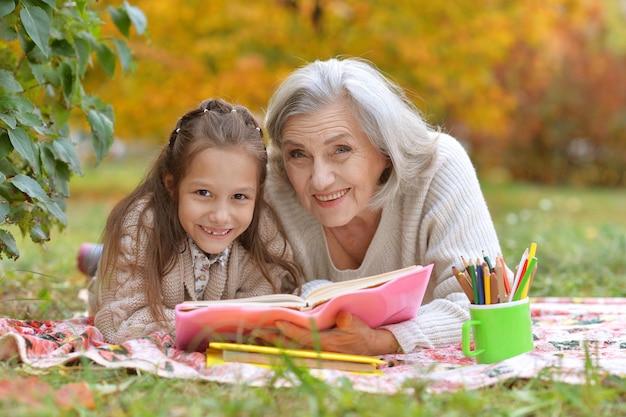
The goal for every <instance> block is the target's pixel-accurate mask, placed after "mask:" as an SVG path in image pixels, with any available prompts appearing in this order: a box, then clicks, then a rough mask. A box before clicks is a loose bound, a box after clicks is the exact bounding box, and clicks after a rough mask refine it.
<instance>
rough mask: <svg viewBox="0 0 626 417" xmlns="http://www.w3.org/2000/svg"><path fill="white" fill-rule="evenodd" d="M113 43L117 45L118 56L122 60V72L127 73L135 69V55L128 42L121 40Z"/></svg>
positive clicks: (114, 40) (115, 40)
mask: <svg viewBox="0 0 626 417" xmlns="http://www.w3.org/2000/svg"><path fill="white" fill-rule="evenodd" d="M113 43H114V44H115V49H117V56H118V58H119V59H120V64H121V65H122V71H124V72H127V71H129V70H131V69H133V55H132V53H131V51H130V48H128V45H126V42H124V41H123V40H121V39H113Z"/></svg>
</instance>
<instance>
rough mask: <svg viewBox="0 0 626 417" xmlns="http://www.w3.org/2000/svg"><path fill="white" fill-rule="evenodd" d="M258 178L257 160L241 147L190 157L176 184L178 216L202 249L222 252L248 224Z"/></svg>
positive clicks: (221, 149) (220, 149)
mask: <svg viewBox="0 0 626 417" xmlns="http://www.w3.org/2000/svg"><path fill="white" fill-rule="evenodd" d="M258 182H259V168H258V161H257V160H256V158H255V157H254V156H253V155H251V154H250V153H248V152H246V151H245V150H243V149H241V148H238V147H227V148H211V149H207V150H205V151H203V152H201V153H199V154H198V155H196V156H195V157H194V158H193V160H192V162H191V165H190V167H189V168H188V171H187V175H186V176H185V177H184V178H183V180H182V181H181V183H180V186H179V188H178V198H179V201H178V218H179V220H180V223H181V225H182V226H183V229H185V232H187V235H189V237H191V239H193V241H194V242H196V244H197V245H198V247H199V248H200V249H201V250H202V251H203V252H205V253H209V254H217V253H220V252H222V251H223V250H224V249H226V248H227V247H228V245H230V244H231V242H233V241H234V240H235V239H237V237H238V236H239V235H241V234H242V233H243V232H244V231H245V230H246V229H247V228H248V226H250V223H251V222H252V216H253V213H254V204H255V201H256V195H257V192H258V188H259V185H258Z"/></svg>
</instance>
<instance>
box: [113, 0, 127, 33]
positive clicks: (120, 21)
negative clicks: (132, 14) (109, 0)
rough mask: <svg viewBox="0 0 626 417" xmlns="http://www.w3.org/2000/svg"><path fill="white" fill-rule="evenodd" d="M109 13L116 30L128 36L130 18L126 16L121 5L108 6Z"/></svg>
mask: <svg viewBox="0 0 626 417" xmlns="http://www.w3.org/2000/svg"><path fill="white" fill-rule="evenodd" d="M109 15H110V16H111V19H112V20H113V23H115V26H116V27H117V30H119V31H120V33H121V34H122V35H124V36H125V37H127V38H128V35H129V34H130V18H129V17H128V13H127V12H126V10H124V9H123V8H121V7H118V8H117V9H116V8H114V7H112V6H109Z"/></svg>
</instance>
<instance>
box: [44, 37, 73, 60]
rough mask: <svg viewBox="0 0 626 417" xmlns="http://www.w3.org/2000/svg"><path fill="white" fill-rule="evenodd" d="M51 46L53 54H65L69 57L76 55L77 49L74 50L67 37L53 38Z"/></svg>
mask: <svg viewBox="0 0 626 417" xmlns="http://www.w3.org/2000/svg"><path fill="white" fill-rule="evenodd" d="M50 48H51V49H52V54H53V55H56V56H64V57H68V58H73V57H74V56H76V51H74V48H73V47H72V44H71V43H69V42H68V41H67V40H66V39H55V40H53V41H52V43H51V44H50Z"/></svg>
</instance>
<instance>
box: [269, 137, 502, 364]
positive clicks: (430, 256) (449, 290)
mask: <svg viewBox="0 0 626 417" xmlns="http://www.w3.org/2000/svg"><path fill="white" fill-rule="evenodd" d="M437 143H438V150H437V158H436V160H435V161H434V166H433V169H432V170H430V171H429V174H428V175H427V176H424V177H422V178H419V179H416V180H415V183H414V184H413V186H409V187H405V189H403V190H402V191H401V192H400V193H399V194H398V195H397V196H396V197H395V199H394V201H390V202H389V205H387V206H385V208H384V209H383V212H382V218H381V220H380V225H379V226H378V230H377V231H376V234H375V236H374V238H373V240H372V242H371V244H370V247H369V249H368V251H367V253H366V255H365V258H364V260H363V263H362V264H361V266H360V267H359V268H358V269H353V270H339V269H337V268H335V266H334V265H333V262H332V260H331V258H330V256H329V252H328V247H327V245H326V240H325V237H324V233H323V230H322V226H321V224H320V223H319V222H318V221H317V219H316V218H315V217H313V216H312V215H311V214H310V213H309V212H308V211H306V210H305V209H304V208H303V207H302V206H301V205H300V204H299V202H298V200H297V197H296V196H295V193H294V192H293V189H291V188H290V187H285V183H284V180H283V179H280V178H278V177H277V176H276V174H274V173H271V174H270V176H269V177H268V182H267V184H266V190H267V191H266V200H267V201H268V202H269V204H270V205H272V206H273V207H274V209H275V210H276V212H277V214H278V217H279V219H280V221H281V223H282V225H283V227H284V228H285V231H286V233H287V237H288V240H289V243H290V244H291V248H292V250H293V252H294V258H295V260H296V262H297V263H298V264H299V265H300V266H301V267H302V269H303V273H304V280H305V281H311V280H315V279H329V280H331V281H345V280H349V279H354V278H359V277H363V276H368V275H374V274H378V273H382V272H386V271H391V270H394V269H398V268H401V267H406V266H409V265H413V264H417V265H428V264H430V263H434V269H433V273H432V276H431V281H430V283H429V286H428V288H427V290H426V294H425V296H424V300H423V302H422V306H421V307H420V310H419V313H418V316H417V318H416V319H414V320H409V321H406V322H403V323H399V324H395V325H390V326H385V328H386V329H388V330H390V331H391V332H392V333H393V334H394V336H395V337H396V339H397V341H398V343H399V344H400V346H401V348H402V350H403V351H404V352H410V351H413V350H415V349H416V348H431V347H438V346H444V345H449V344H453V343H458V342H460V340H461V325H462V323H463V322H464V321H466V320H468V319H469V313H468V306H469V301H468V299H467V297H466V296H465V294H464V293H463V292H462V290H461V287H460V286H459V284H458V282H457V281H456V279H455V278H454V277H453V276H452V271H451V268H452V266H453V265H456V266H457V267H460V256H461V255H463V256H465V257H468V258H470V259H476V258H477V257H481V258H482V251H485V253H486V254H488V255H489V256H490V257H491V258H492V259H493V258H495V256H496V255H497V254H498V253H500V246H499V242H498V238H497V236H496V232H495V228H494V226H493V222H492V220H491V216H490V214H489V211H488V209H487V204H486V202H485V200H484V197H483V194H482V192H481V189H480V184H479V182H478V178H477V176H476V171H475V169H474V167H473V165H472V163H471V161H470V159H469V157H468V155H467V153H466V152H465V150H464V149H463V147H462V146H461V144H460V143H459V142H457V141H456V140H455V139H454V138H452V137H450V136H448V135H445V134H440V135H439V139H438V141H437ZM460 269H461V268H460Z"/></svg>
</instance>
